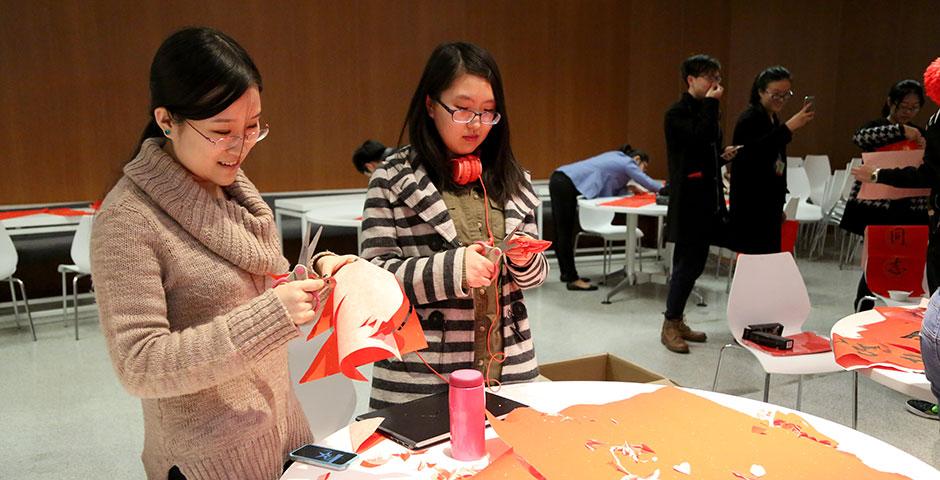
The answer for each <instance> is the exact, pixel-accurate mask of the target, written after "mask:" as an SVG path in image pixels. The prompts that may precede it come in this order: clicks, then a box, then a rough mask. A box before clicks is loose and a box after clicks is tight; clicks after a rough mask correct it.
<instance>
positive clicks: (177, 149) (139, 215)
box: [92, 28, 355, 479]
mask: <svg viewBox="0 0 940 480" xmlns="http://www.w3.org/2000/svg"><path fill="white" fill-rule="evenodd" d="M150 89H151V111H152V112H153V119H152V120H151V122H150V124H149V125H148V126H147V129H146V130H145V131H144V134H143V135H142V139H141V144H140V147H139V151H138V153H137V154H136V156H135V157H134V158H133V159H132V160H131V161H130V162H129V163H128V164H127V165H126V166H125V167H124V176H123V177H122V178H121V179H120V180H119V181H118V183H117V185H116V186H115V187H114V188H113V189H112V190H111V192H110V193H109V194H108V196H107V198H106V199H105V201H104V204H103V205H102V208H101V211H100V213H99V214H98V216H97V218H96V220H95V228H94V234H93V236H92V275H93V278H94V280H95V287H96V292H97V300H98V308H99V312H100V317H101V325H102V329H103V330H104V334H105V338H106V340H107V345H108V349H109V352H110V354H111V359H112V361H113V363H114V368H115V370H116V371H117V375H118V378H119V379H120V380H121V382H122V383H123V384H124V386H125V388H126V389H127V390H128V391H129V392H130V393H131V394H132V395H134V396H137V397H140V398H141V402H142V404H143V412H144V431H145V437H144V451H143V455H142V459H143V463H144V468H145V470H146V472H147V477H148V478H151V479H167V478H170V479H178V478H189V479H222V478H233V479H234V478H238V479H273V478H277V477H278V476H279V475H280V474H281V472H282V468H283V465H284V463H285V460H286V459H287V455H288V453H289V451H290V450H291V449H293V448H297V447H299V446H301V445H303V444H304V443H306V442H309V441H311V440H312V435H311V433H310V430H309V427H308V423H307V419H306V418H305V417H304V414H303V412H302V411H301V408H300V404H299V403H298V400H297V398H296V397H295V396H294V392H293V390H292V388H291V385H290V376H289V374H288V369H287V342H288V341H289V340H291V339H293V338H294V337H296V336H298V334H299V331H298V329H297V327H296V325H299V324H303V323H306V322H309V321H311V320H313V318H314V315H315V313H316V312H314V308H313V306H314V303H315V302H314V293H315V292H316V291H317V290H319V289H321V288H322V287H323V281H322V280H319V279H309V280H303V281H297V282H292V283H287V284H283V285H280V286H278V287H277V288H273V289H272V288H270V281H269V277H268V274H272V273H280V272H284V271H286V270H287V268H288V264H287V261H286V260H285V259H284V258H283V256H282V255H281V251H280V247H279V245H280V242H279V239H278V234H277V227H276V225H275V223H274V216H273V214H272V212H271V209H270V208H269V207H268V206H267V204H265V202H264V201H263V200H262V198H261V195H260V194H259V193H258V190H257V189H256V188H255V186H254V185H252V183H251V182H250V181H249V180H248V179H247V178H246V177H245V175H244V173H243V172H242V170H241V169H240V168H239V167H240V165H241V163H242V162H243V161H245V157H246V156H247V155H248V153H249V151H250V150H251V149H252V148H253V147H254V146H255V145H256V144H257V142H259V141H261V140H263V139H264V137H265V136H266V135H267V133H268V128H267V125H265V124H264V123H263V122H262V120H261V117H260V116H261V97H260V93H261V89H262V86H261V76H260V74H259V73H258V70H257V68H256V67H255V65H254V63H253V62H252V61H251V58H250V57H249V56H248V54H247V53H246V52H245V51H244V49H242V47H241V46H239V45H238V44H237V43H236V42H235V41H234V40H232V39H231V38H229V37H228V36H226V35H225V34H223V33H222V32H219V31H215V30H212V29H207V28H190V29H186V30H182V31H179V32H177V33H175V34H173V35H172V36H170V37H169V38H167V40H166V41H164V43H163V45H162V46H161V47H160V49H159V50H158V51H157V53H156V56H155V57H154V60H153V64H152V66H151V72H150ZM353 258H355V257H353ZM350 260H351V259H349V258H346V257H337V256H319V257H318V258H317V259H315V262H314V263H315V267H316V268H315V270H317V271H324V270H326V271H330V272H332V271H334V270H335V269H336V268H339V266H341V265H343V264H345V262H346V261H350Z"/></svg>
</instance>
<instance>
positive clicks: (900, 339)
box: [832, 307, 925, 373]
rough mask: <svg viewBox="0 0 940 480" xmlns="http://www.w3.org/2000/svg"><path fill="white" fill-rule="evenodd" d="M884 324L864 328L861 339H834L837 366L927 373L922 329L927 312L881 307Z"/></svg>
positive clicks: (916, 309) (833, 348) (833, 337)
mask: <svg viewBox="0 0 940 480" xmlns="http://www.w3.org/2000/svg"><path fill="white" fill-rule="evenodd" d="M875 310H877V311H878V313H880V314H881V315H882V316H884V317H885V319H884V320H882V321H880V322H876V323H870V324H868V325H863V326H862V327H861V329H862V330H861V332H859V337H860V338H850V337H843V336H841V335H838V334H833V335H832V350H833V353H834V354H835V357H836V363H838V364H839V365H842V366H843V367H845V368H846V369H847V370H854V369H858V368H871V367H881V368H889V369H893V370H901V371H907V372H914V373H924V360H923V358H921V356H920V328H921V324H922V323H923V320H924V311H925V309H924V308H901V307H877V308H875Z"/></svg>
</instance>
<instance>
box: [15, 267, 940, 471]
mask: <svg viewBox="0 0 940 480" xmlns="http://www.w3.org/2000/svg"><path fill="white" fill-rule="evenodd" d="M799 263H800V268H801V271H802V273H803V276H804V278H805V280H806V284H807V286H808V288H809V290H810V298H811V301H812V304H813V311H812V313H811V316H810V320H809V322H808V327H809V328H810V329H813V330H816V331H820V332H828V331H829V328H830V326H831V325H832V324H833V323H834V322H835V321H836V320H838V319H839V318H841V317H843V316H845V315H847V314H849V313H850V311H851V307H850V301H851V298H853V295H854V291H855V285H856V282H857V281H858V276H859V271H858V270H857V269H856V270H846V271H841V270H839V269H838V267H837V266H836V265H835V263H833V262H831V261H828V262H809V261H805V260H799ZM553 266H554V265H553ZM579 267H580V268H581V269H582V272H581V273H582V274H587V275H594V276H595V278H596V277H598V276H599V274H600V271H601V268H600V264H599V262H595V263H592V264H588V265H583V264H579ZM647 268H649V267H647ZM713 271H714V266H713V264H710V265H709V267H708V269H707V271H706V274H705V275H704V276H703V278H702V280H700V282H699V286H700V290H701V291H703V292H704V293H705V299H706V301H707V303H708V306H707V307H696V306H690V307H689V309H688V312H687V317H688V319H689V321H690V323H692V324H693V325H694V326H695V327H697V328H700V329H702V330H705V331H706V332H707V333H708V335H709V341H708V343H706V344H704V345H693V347H692V353H691V354H689V355H677V354H673V353H670V352H668V351H666V350H665V349H664V348H663V347H662V346H661V345H660V344H659V328H660V325H661V319H662V315H661V312H662V310H663V305H664V301H665V294H666V289H665V287H664V286H663V285H659V284H646V285H640V286H637V287H635V288H632V289H629V290H627V291H626V292H624V293H621V294H620V295H619V296H617V297H616V298H615V299H614V302H613V303H612V304H610V305H602V304H601V300H602V299H603V297H604V290H603V289H601V290H599V291H596V292H568V291H567V290H566V289H565V288H564V285H563V284H561V283H560V282H558V281H557V279H556V276H555V275H553V276H552V279H551V281H549V282H548V283H546V284H545V285H544V286H542V287H541V288H538V289H535V290H531V291H529V292H527V293H526V303H527V305H528V308H529V313H530V318H531V319H532V329H533V335H534V338H535V341H536V349H537V353H538V356H539V359H540V361H542V362H550V361H556V360H561V359H565V358H570V357H574V356H579V355H586V354H593V353H598V352H611V353H614V354H617V355H619V356H621V357H623V358H626V359H629V360H631V361H633V362H635V363H638V364H641V365H643V366H645V367H646V368H648V369H651V370H654V371H657V372H660V373H662V374H664V375H666V376H667V377H669V378H671V379H673V380H675V381H676V382H677V383H679V384H680V385H682V386H687V387H694V388H702V389H709V388H711V382H712V378H713V375H714V369H715V363H716V361H717V358H718V349H719V348H720V347H721V346H722V345H724V344H725V343H727V342H728V341H729V340H730V339H731V336H730V334H729V333H728V331H727V327H726V324H725V320H724V310H725V306H726V298H727V297H726V295H725V294H724V285H725V284H724V279H723V278H722V279H717V280H716V279H715V278H714V277H713V276H712V273H713ZM80 328H81V335H82V339H81V340H80V341H78V342H76V341H75V340H74V338H73V336H72V335H73V333H72V329H71V328H66V327H64V326H63V325H62V323H61V322H60V321H58V320H57V319H50V318H47V319H46V320H45V321H44V322H42V323H40V325H39V326H38V335H39V341H38V342H35V343H34V342H32V341H31V338H30V336H29V332H28V331H27V330H26V329H22V330H15V329H13V328H7V329H2V330H0V365H2V368H0V478H3V479H6V478H11V479H12V478H30V479H64V478H83V479H84V478H122V479H123V478H142V477H143V469H142V467H141V464H140V459H139V455H140V450H141V446H142V443H143V427H142V422H141V416H140V406H139V402H138V401H137V400H136V399H134V398H133V397H131V396H130V395H128V394H127V393H126V392H125V391H124V390H123V389H122V388H121V386H120V385H119V383H118V381H117V379H116V377H115V375H114V372H113V371H112V367H111V363H110V361H109V359H108V356H107V353H106V351H105V347H104V341H103V338H102V336H101V333H100V331H99V330H98V323H97V318H96V317H95V315H94V314H91V313H89V314H86V315H84V316H83V319H82V321H81V325H80ZM722 370H723V373H722V376H721V377H720V379H719V385H718V389H719V391H722V392H725V393H731V394H735V395H742V396H745V397H748V398H754V399H760V396H761V390H762V389H763V375H762V371H761V370H760V368H759V367H758V366H757V364H756V362H753V361H752V360H751V359H750V358H748V356H747V355H744V354H741V353H739V352H729V353H727V354H726V357H725V362H724V365H723V368H722ZM363 373H366V374H367V375H368V374H370V373H371V372H370V369H368V368H365V369H363ZM850 388H851V376H850V375H849V374H847V373H837V374H831V375H825V376H818V377H813V378H807V379H806V380H805V381H804V391H803V395H804V396H803V410H804V411H806V412H808V413H811V414H814V415H818V416H821V417H824V418H827V419H830V420H833V421H836V422H839V423H842V424H849V423H850V421H851V405H850V399H851V396H850V392H851V390H850ZM357 395H358V400H357V411H363V410H364V409H365V405H366V401H367V398H368V384H359V385H357ZM795 400H796V381H795V378H785V377H782V376H780V377H775V378H774V380H773V384H772V387H771V393H770V401H771V402H772V403H778V404H781V405H785V406H788V407H794V406H795ZM905 400H906V398H905V397H903V396H902V395H900V394H898V393H895V392H893V391H892V390H889V389H887V388H885V387H882V386H880V385H877V384H874V383H872V382H870V381H868V380H866V379H862V380H861V382H860V405H859V416H860V419H859V430H861V431H862V432H864V433H867V434H869V435H872V436H874V437H877V438H879V439H882V440H884V441H886V442H888V443H890V444H892V445H895V446H897V447H899V448H900V449H902V450H904V451H907V452H910V453H911V454H913V455H914V456H916V457H918V458H920V459H922V460H924V461H926V462H928V463H930V464H932V465H934V466H937V467H940V433H938V428H940V425H938V423H937V422H935V421H930V420H924V419H920V418H918V417H915V416H913V415H911V414H909V413H907V412H906V411H905V410H904V401H905ZM694 421H695V418H694V412H689V422H694Z"/></svg>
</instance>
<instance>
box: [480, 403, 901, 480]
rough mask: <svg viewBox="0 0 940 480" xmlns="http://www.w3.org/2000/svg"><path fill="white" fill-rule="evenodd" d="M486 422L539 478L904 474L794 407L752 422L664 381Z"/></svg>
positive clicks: (875, 479) (878, 478) (879, 478)
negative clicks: (866, 456) (868, 458)
mask: <svg viewBox="0 0 940 480" xmlns="http://www.w3.org/2000/svg"><path fill="white" fill-rule="evenodd" d="M490 423H491V424H492V425H493V428H494V429H495V430H496V433H498V434H499V436H500V438H502V439H503V440H504V441H505V442H506V443H508V444H509V445H510V446H511V447H512V448H513V450H514V451H515V453H516V454H517V455H518V456H519V457H521V458H523V459H524V460H525V461H526V462H527V463H528V464H529V465H531V466H532V467H533V468H534V469H535V470H537V471H538V473H539V474H541V475H543V476H544V477H545V478H590V479H624V478H627V479H637V480H638V479H644V478H658V479H662V480H666V479H682V480H687V479H689V478H707V479H734V478H739V479H752V480H756V479H757V478H760V479H761V480H773V479H788V480H789V479H794V478H865V479H872V480H883V479H902V478H907V477H904V476H901V475H897V474H890V473H884V472H880V471H877V470H874V469H872V468H871V467H868V466H867V465H865V464H864V463H862V462H861V461H860V460H859V459H858V458H857V457H856V456H854V455H852V454H849V453H846V452H842V451H839V450H837V449H836V448H835V447H836V442H834V441H833V440H832V439H830V438H826V437H825V436H823V435H821V434H820V433H819V432H817V431H815V430H814V429H813V428H812V427H811V426H810V425H809V424H808V423H807V422H806V421H805V420H803V419H802V418H801V417H800V416H798V415H795V414H790V415H779V414H778V416H777V417H775V418H774V419H764V420H761V419H758V418H755V417H752V416H749V415H746V414H744V413H741V412H738V411H736V410H732V409H730V408H727V407H723V406H721V405H718V404H717V403H715V402H712V401H710V400H707V399H705V398H702V397H699V396H698V395H694V394H691V393H687V392H684V391H682V390H680V389H677V388H672V387H664V388H661V389H659V390H656V391H655V392H651V393H645V394H640V395H636V396H634V397H632V398H629V399H626V400H621V401H619V402H613V403H608V404H604V405H575V406H573V407H570V408H566V409H565V410H562V411H561V412H559V413H558V414H556V415H549V414H544V413H541V412H538V411H535V410H532V409H531V408H519V409H516V410H515V411H513V412H512V413H510V414H509V415H508V416H507V417H506V418H505V420H498V419H496V418H493V417H490ZM484 472H486V470H484ZM489 478H500V477H489ZM505 478H525V477H524V476H515V477H505Z"/></svg>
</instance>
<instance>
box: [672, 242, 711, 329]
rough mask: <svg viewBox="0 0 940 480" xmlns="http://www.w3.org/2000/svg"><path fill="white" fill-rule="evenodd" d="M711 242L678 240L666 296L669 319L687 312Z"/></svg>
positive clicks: (674, 318)
mask: <svg viewBox="0 0 940 480" xmlns="http://www.w3.org/2000/svg"><path fill="white" fill-rule="evenodd" d="M703 237H707V236H704V235H703ZM709 243H710V242H709V241H708V239H707V238H695V239H688V240H685V239H683V240H680V241H678V242H676V246H675V249H674V250H673V253H672V277H671V278H670V280H669V293H668V295H667V296H666V318H667V319H669V320H679V319H681V318H682V315H683V314H684V313H685V304H686V302H687V301H688V300H689V295H691V294H692V288H694V287H695V281H696V280H698V277H699V276H701V275H702V272H703V271H704V270H705V262H706V261H707V260H708V247H709Z"/></svg>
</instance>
